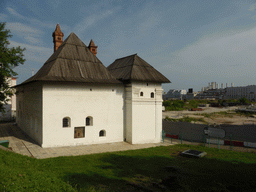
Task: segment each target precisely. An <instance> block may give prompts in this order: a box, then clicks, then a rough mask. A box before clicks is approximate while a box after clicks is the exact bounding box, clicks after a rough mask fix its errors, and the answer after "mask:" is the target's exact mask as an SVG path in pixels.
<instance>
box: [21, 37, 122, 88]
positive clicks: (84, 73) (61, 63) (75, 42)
mask: <svg viewBox="0 0 256 192" xmlns="http://www.w3.org/2000/svg"><path fill="white" fill-rule="evenodd" d="M34 81H66V82H67V81H69V82H84V83H121V82H120V81H118V80H116V78H115V77H114V76H113V75H111V73H110V72H109V71H108V70H107V68H106V67H105V66H104V65H103V64H102V63H101V61H100V60H99V59H98V58H97V57H96V56H95V55H94V54H93V53H92V52H91V51H90V50H89V49H88V48H87V47H86V45H85V44H84V43H83V42H82V41H81V40H80V39H79V38H78V37H77V36H76V35H75V34H74V33H73V32H72V33H71V34H70V35H69V36H68V37H67V38H66V40H65V41H64V42H63V43H62V44H61V46H60V47H59V48H58V50H56V51H55V52H54V53H53V54H52V56H51V57H50V58H49V59H48V60H47V61H46V62H45V64H44V65H43V66H42V67H41V69H40V70H39V71H38V72H37V73H36V74H35V75H34V76H33V77H31V78H29V79H27V80H26V81H24V82H23V83H21V84H20V85H23V84H26V83H30V82H34ZM18 86H19V85H18Z"/></svg>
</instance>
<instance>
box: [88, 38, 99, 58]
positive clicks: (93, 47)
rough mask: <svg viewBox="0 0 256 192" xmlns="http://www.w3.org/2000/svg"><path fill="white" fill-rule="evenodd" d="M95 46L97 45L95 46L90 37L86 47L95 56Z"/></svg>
mask: <svg viewBox="0 0 256 192" xmlns="http://www.w3.org/2000/svg"><path fill="white" fill-rule="evenodd" d="M97 47H98V46H95V44H94V42H93V40H92V39H91V41H90V44H89V46H88V48H89V49H90V51H91V52H92V53H93V54H94V55H95V56H96V55H97Z"/></svg>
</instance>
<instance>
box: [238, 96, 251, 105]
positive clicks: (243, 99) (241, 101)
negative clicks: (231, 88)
mask: <svg viewBox="0 0 256 192" xmlns="http://www.w3.org/2000/svg"><path fill="white" fill-rule="evenodd" d="M239 102H240V103H242V104H246V103H249V100H248V99H247V98H245V97H242V98H241V99H239Z"/></svg>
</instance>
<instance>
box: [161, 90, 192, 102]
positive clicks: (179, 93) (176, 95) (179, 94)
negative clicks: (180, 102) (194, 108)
mask: <svg viewBox="0 0 256 192" xmlns="http://www.w3.org/2000/svg"><path fill="white" fill-rule="evenodd" d="M186 94H187V91H186V90H185V89H181V90H176V89H170V90H169V91H168V92H167V93H166V94H165V95H163V99H164V100H169V99H183V98H184V96H185V95H186Z"/></svg>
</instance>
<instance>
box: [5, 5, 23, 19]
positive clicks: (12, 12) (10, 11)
mask: <svg viewBox="0 0 256 192" xmlns="http://www.w3.org/2000/svg"><path fill="white" fill-rule="evenodd" d="M6 9H7V10H8V11H9V13H10V14H12V15H14V16H16V17H19V18H20V19H25V17H24V16H22V15H21V14H19V13H18V12H17V11H15V10H14V9H12V8H11V7H7V8H6Z"/></svg>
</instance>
